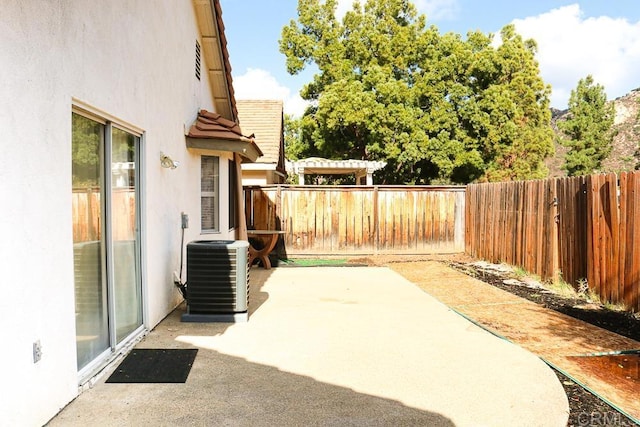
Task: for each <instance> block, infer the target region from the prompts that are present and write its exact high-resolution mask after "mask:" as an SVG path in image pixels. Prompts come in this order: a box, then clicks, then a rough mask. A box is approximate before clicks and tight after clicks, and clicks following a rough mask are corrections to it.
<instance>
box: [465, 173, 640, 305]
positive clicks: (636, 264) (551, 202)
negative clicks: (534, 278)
mask: <svg viewBox="0 0 640 427" xmlns="http://www.w3.org/2000/svg"><path fill="white" fill-rule="evenodd" d="M638 197H640V172H625V173H622V174H620V176H619V177H618V176H617V175H615V174H607V175H591V176H586V177H575V178H556V179H548V180H541V181H525V182H506V183H494V184H472V185H469V186H467V189H466V215H465V216H466V221H465V224H466V228H465V247H466V252H467V253H468V254H470V255H471V256H474V257H477V258H482V259H487V260H489V261H492V262H505V263H508V264H511V265H516V266H520V267H522V268H524V269H525V270H527V271H529V272H531V273H534V274H537V275H539V276H541V277H542V278H543V279H555V278H558V276H559V275H561V276H562V279H563V280H565V281H566V282H568V283H571V284H572V285H574V286H575V287H577V286H578V284H579V283H580V282H581V281H583V280H586V282H587V284H588V286H589V288H590V289H591V290H593V291H595V292H596V293H597V294H598V295H600V297H601V298H602V299H603V300H605V301H609V302H613V303H622V304H624V305H625V306H627V307H629V308H631V309H633V310H635V311H640V298H639V293H640V292H639V285H640V246H639V245H637V244H636V245H634V242H636V243H640V200H638ZM635 224H638V227H635V226H634V225H635Z"/></svg>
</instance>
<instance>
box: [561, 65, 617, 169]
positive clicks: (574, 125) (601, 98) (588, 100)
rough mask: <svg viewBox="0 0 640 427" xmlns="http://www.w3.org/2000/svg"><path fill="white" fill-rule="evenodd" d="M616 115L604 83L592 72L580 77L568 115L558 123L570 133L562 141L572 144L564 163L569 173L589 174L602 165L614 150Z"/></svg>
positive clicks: (564, 130) (573, 91) (570, 99)
mask: <svg viewBox="0 0 640 427" xmlns="http://www.w3.org/2000/svg"><path fill="white" fill-rule="evenodd" d="M614 117H615V107H614V105H613V103H607V94H606V93H605V90H604V86H602V85H600V84H596V83H595V82H594V81H593V77H592V76H591V75H588V76H587V77H586V78H584V79H580V81H579V82H578V86H577V87H576V88H575V89H574V90H572V91H571V96H570V98H569V117H568V118H567V120H565V121H559V122H558V128H559V129H560V130H562V131H563V132H564V134H565V135H566V136H567V138H565V139H562V140H561V142H562V144H563V145H565V146H567V147H569V151H568V152H567V155H566V156H565V164H564V166H563V167H564V169H565V170H566V171H567V174H568V175H569V176H576V175H588V174H590V173H593V172H596V171H597V170H598V169H599V168H600V165H601V164H602V161H603V160H605V159H606V158H607V157H608V156H609V154H610V153H611V142H612V141H613V136H614V135H613V132H612V131H611V127H612V126H613V120H614Z"/></svg>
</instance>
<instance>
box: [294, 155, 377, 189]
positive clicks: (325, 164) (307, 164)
mask: <svg viewBox="0 0 640 427" xmlns="http://www.w3.org/2000/svg"><path fill="white" fill-rule="evenodd" d="M386 165H387V162H382V161H371V160H330V159H322V158H319V157H310V158H308V159H302V160H295V161H287V163H286V168H287V173H294V174H296V175H298V184H300V185H304V184H305V182H304V176H305V175H310V174H319V175H349V174H355V176H356V184H357V185H373V173H374V172H375V171H377V170H380V169H382V168H383V167H385V166H386Z"/></svg>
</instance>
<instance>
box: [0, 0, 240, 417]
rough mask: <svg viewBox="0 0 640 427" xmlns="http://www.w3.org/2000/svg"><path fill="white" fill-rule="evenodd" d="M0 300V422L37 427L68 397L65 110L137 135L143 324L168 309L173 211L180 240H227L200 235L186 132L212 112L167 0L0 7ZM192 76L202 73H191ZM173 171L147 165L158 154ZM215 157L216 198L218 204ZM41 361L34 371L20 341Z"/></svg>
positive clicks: (223, 172) (193, 161) (70, 302)
mask: <svg viewBox="0 0 640 427" xmlns="http://www.w3.org/2000/svg"><path fill="white" fill-rule="evenodd" d="M0 21H1V22H0V43H1V47H0V82H2V83H1V84H0V160H1V163H2V166H0V201H1V202H0V203H1V204H2V211H1V212H0V266H2V269H1V270H0V272H1V274H2V278H3V280H2V282H3V286H2V288H3V289H4V291H5V293H4V297H3V298H1V299H0V319H1V320H2V325H3V333H2V347H3V357H2V362H3V363H2V364H0V370H2V375H1V377H2V385H0V395H2V399H0V414H2V415H1V416H2V424H6V425H41V424H43V423H46V421H47V420H49V419H50V418H51V417H53V416H54V415H55V414H56V413H57V412H58V411H59V410H60V409H61V408H63V407H64V406H65V405H66V404H67V403H68V402H70V401H71V400H72V399H73V398H74V397H75V396H76V395H77V394H78V390H79V388H78V386H79V378H78V372H77V367H76V344H75V342H76V341H75V340H76V336H75V318H74V309H75V308H74V268H73V240H72V209H71V205H72V198H71V194H72V182H71V167H72V165H71V140H72V138H71V136H72V124H71V120H72V114H71V112H72V109H73V108H78V107H79V108H82V109H84V110H86V111H89V112H91V113H94V114H96V115H97V116H100V117H102V118H105V119H113V121H114V122H117V123H119V124H121V125H122V126H124V127H126V128H128V129H132V130H136V131H139V132H141V133H142V135H143V136H142V143H141V147H142V148H141V170H142V179H141V181H142V182H141V183H140V184H141V186H142V195H141V198H142V215H141V219H142V221H141V222H142V230H141V231H142V236H141V238H142V274H143V276H142V283H143V293H144V295H145V301H144V326H145V327H146V328H147V330H148V329H151V328H153V326H155V325H156V324H157V323H158V322H159V321H160V320H161V319H162V318H163V317H164V316H166V315H167V314H168V312H169V311H170V310H172V309H173V308H174V307H175V306H176V305H177V304H179V302H180V301H181V296H180V294H179V292H178V291H177V289H176V287H175V286H174V284H173V280H172V274H173V271H174V270H178V269H179V262H180V250H181V247H180V238H181V226H180V224H181V217H180V215H181V212H185V213H187V214H188V215H189V217H190V226H189V228H188V229H187V230H185V231H186V234H185V242H188V241H190V240H195V239H199V238H209V239H233V230H231V231H230V230H228V223H229V218H228V217H227V214H228V209H226V208H222V207H221V209H220V213H221V218H220V229H221V230H222V232H221V233H218V234H216V235H214V236H212V235H202V234H201V232H200V199H199V191H200V155H201V154H202V152H199V151H198V150H188V149H187V148H186V146H185V130H186V129H188V127H189V126H190V124H191V123H192V122H193V121H194V120H195V118H196V116H197V113H198V111H199V110H200V109H207V110H209V111H215V107H214V103H213V101H212V96H211V90H210V87H209V81H208V76H207V73H206V72H203V73H202V74H201V80H198V79H197V78H196V76H195V72H194V68H195V43H196V40H199V39H200V32H199V28H198V24H197V20H196V15H195V9H194V5H193V4H192V3H191V2H186V1H183V2H176V1H175V0H153V1H148V0H133V1H132V0H110V1H96V0H57V1H37V0H27V1H9V2H3V5H2V13H1V14H0ZM203 68H205V67H204V66H203ZM161 151H162V152H164V153H166V154H168V155H170V156H171V157H172V158H173V159H174V160H177V161H179V162H180V165H179V167H178V168H177V169H173V170H172V169H165V168H162V167H161V166H160V152H161ZM207 154H209V155H216V154H217V155H219V156H220V157H221V160H220V177H221V182H220V190H221V194H220V199H221V201H222V202H221V203H224V201H225V200H227V201H228V198H229V195H228V191H227V188H228V185H227V177H228V173H227V167H228V163H227V162H226V161H223V159H227V160H230V159H232V154H231V153H228V152H218V153H215V152H207ZM36 341H39V342H40V344H41V348H42V358H41V360H39V361H38V362H37V363H34V358H33V354H32V352H33V348H32V346H33V343H34V342H36Z"/></svg>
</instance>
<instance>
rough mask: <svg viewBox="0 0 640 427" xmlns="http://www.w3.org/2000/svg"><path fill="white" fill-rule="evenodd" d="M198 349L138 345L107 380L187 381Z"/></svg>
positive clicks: (124, 381)
mask: <svg viewBox="0 0 640 427" xmlns="http://www.w3.org/2000/svg"><path fill="white" fill-rule="evenodd" d="M197 353H198V349H195V348H188V349H154V348H138V349H133V350H132V351H131V353H129V354H128V355H127V357H125V358H124V360H123V361H122V363H120V366H118V368H117V369H116V370H115V371H114V372H113V374H111V376H110V377H109V378H108V379H107V381H106V382H108V383H184V382H186V381H187V377H188V376H189V372H190V371H191V366H193V361H194V360H195V358H196V354H197Z"/></svg>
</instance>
